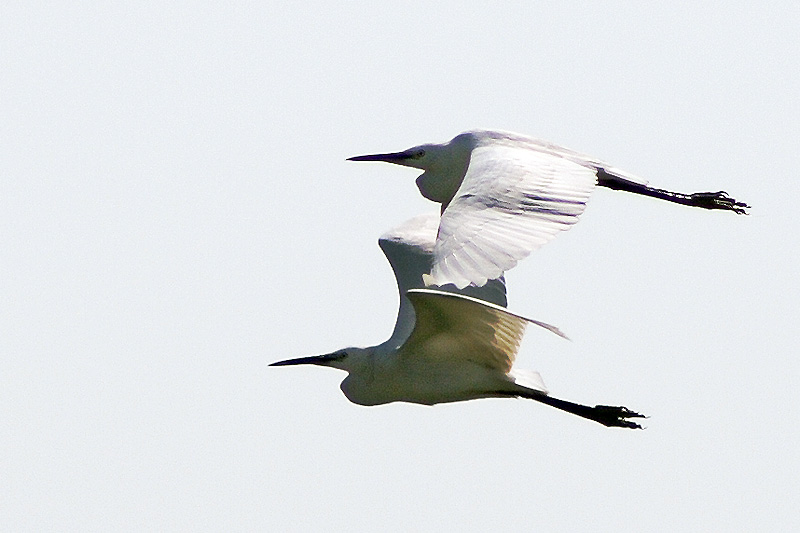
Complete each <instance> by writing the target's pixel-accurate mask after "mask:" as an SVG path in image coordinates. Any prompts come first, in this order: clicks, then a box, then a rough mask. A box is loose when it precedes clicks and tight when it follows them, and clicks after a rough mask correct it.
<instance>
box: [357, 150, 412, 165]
mask: <svg viewBox="0 0 800 533" xmlns="http://www.w3.org/2000/svg"><path fill="white" fill-rule="evenodd" d="M409 157H410V154H409V153H408V151H405V152H393V153H391V154H370V155H357V156H354V157H348V158H347V160H348V161H383V162H385V163H400V164H402V163H403V161H405V160H406V159H408V158H409Z"/></svg>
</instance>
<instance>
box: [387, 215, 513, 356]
mask: <svg viewBox="0 0 800 533" xmlns="http://www.w3.org/2000/svg"><path fill="white" fill-rule="evenodd" d="M438 227H439V215H438V214H436V213H430V214H426V215H420V216H417V217H414V218H412V219H410V220H407V221H406V222H404V223H403V224H401V225H399V226H397V227H395V228H392V229H391V230H389V231H387V232H386V233H385V234H383V235H382V236H381V238H380V239H379V240H378V245H379V246H380V247H381V250H383V253H384V254H385V255H386V259H388V260H389V264H391V265H392V270H393V271H394V275H395V278H396V279H397V287H398V289H399V291H400V310H399V311H398V314H397V322H396V323H395V326H394V332H393V333H392V336H391V338H390V339H389V341H388V342H390V343H392V344H393V345H394V346H399V345H401V344H402V343H403V342H405V340H406V339H407V338H408V336H409V335H410V334H411V331H412V329H413V328H414V309H413V308H412V306H411V303H410V302H409V301H408V297H407V296H406V292H408V291H409V290H411V289H419V288H423V287H425V284H424V282H423V281H422V276H423V275H426V274H428V273H429V272H430V271H431V268H432V267H433V249H434V244H435V242H436V233H437V231H438ZM501 274H502V273H501ZM440 289H441V290H443V291H450V292H458V293H463V294H467V295H469V296H472V297H474V298H477V299H479V300H483V301H486V302H490V303H492V304H495V305H498V306H501V307H505V306H506V286H505V280H504V279H503V277H502V275H501V276H499V277H498V279H492V280H490V281H489V282H488V283H486V284H485V285H484V286H482V287H466V288H464V289H458V288H456V287H455V286H454V285H445V286H443V287H440Z"/></svg>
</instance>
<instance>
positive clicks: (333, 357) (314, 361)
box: [269, 352, 344, 366]
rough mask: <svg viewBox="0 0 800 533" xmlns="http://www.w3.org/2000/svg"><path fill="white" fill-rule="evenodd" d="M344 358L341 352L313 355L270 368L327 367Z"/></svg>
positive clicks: (277, 363) (279, 363)
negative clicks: (291, 366) (294, 366)
mask: <svg viewBox="0 0 800 533" xmlns="http://www.w3.org/2000/svg"><path fill="white" fill-rule="evenodd" d="M342 357H344V354H343V353H341V352H334V353H328V354H325V355H312V356H310V357H298V358H297V359H287V360H286V361H276V362H275V363H270V364H269V366H290V365H327V364H328V363H331V362H333V361H338V360H339V359H341V358H342Z"/></svg>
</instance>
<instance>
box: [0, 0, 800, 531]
mask: <svg viewBox="0 0 800 533" xmlns="http://www.w3.org/2000/svg"><path fill="white" fill-rule="evenodd" d="M341 4H342V3H337V7H328V6H327V5H325V4H300V3H291V2H289V3H284V4H279V3H276V2H267V3H262V4H259V3H251V2H247V3H231V2H225V3H202V2H199V3H170V5H169V6H164V5H162V3H161V2H142V3H136V4H131V5H128V6H123V5H120V4H118V3H112V4H111V5H107V4H106V3H101V2H78V3H66V4H65V3H44V2H35V3H30V2H25V3H12V4H8V3H6V4H4V5H3V7H2V8H0V72H2V74H0V84H1V85H0V108H1V110H2V117H0V147H1V150H2V156H0V245H1V246H2V253H1V254H0V268H2V271H0V276H1V278H0V279H2V281H0V291H1V292H0V301H2V306H1V307H0V320H2V323H1V324H0V331H1V333H0V350H1V351H2V357H0V424H1V425H2V427H0V455H1V456H2V461H1V462H0V478H1V479H2V483H0V529H3V530H7V531H12V530H13V531H26V530H27V531H34V530H36V531H42V530H48V529H58V530H74V531H78V530H80V531H86V530H162V531H164V530H167V531H169V530H173V531H174V530H195V531H223V530H224V531H232V530H262V531H266V530H273V531H302V530H305V531H311V530H318V531H325V530H327V531H336V530H339V531H344V530H350V531H353V530H364V531H366V530H370V531H379V530H384V531H435V530H450V531H487V530H508V529H516V530H520V529H525V530H534V529H535V530H542V531H570V532H574V531H675V530H684V531H685V530H695V531H701V530H706V531H709V530H716V531H752V530H762V531H769V530H773V531H775V530H783V531H788V530H792V529H798V528H800V515H798V512H797V502H798V500H799V499H800V482H799V481H798V476H797V471H798V468H799V467H800V459H798V447H800V426H799V425H798V421H800V416H799V415H800V407H798V405H799V401H800V397H799V396H800V395H799V394H798V386H797V378H798V372H800V364H798V362H797V360H798V353H797V352H798V351H797V340H796V328H797V318H798V312H797V297H798V292H799V291H798V281H797V274H796V270H797V262H798V251H797V248H798V247H797V238H798V237H797V235H798V230H799V229H800V223H798V220H797V217H796V205H797V202H798V198H800V187H799V186H798V176H797V174H798V172H797V167H798V165H797V153H798V145H799V144H800V143H799V141H800V106H799V105H798V100H799V99H798V94H800V77H799V76H800V75H799V74H798V72H800V60H799V59H798V58H799V56H798V50H800V38H798V35H800V34H799V33H798V30H797V29H798V28H800V8H798V6H797V4H796V3H795V2H785V3H784V4H783V5H779V3H772V4H769V5H770V6H771V7H770V8H767V7H766V6H767V5H766V4H763V3H755V2H753V3H746V2H745V3H738V4H736V5H735V6H731V5H730V4H727V3H700V4H699V5H698V4H697V3H695V2H690V3H684V4H680V3H679V4H675V3H670V4H669V6H666V5H660V4H659V5H656V4H654V3H644V4H642V3H638V2H637V3H628V2H603V3H601V4H598V3H590V2H585V3H572V2H513V3H507V4H505V5H501V6H498V5H495V4H492V5H491V6H490V7H489V5H488V4H481V5H480V6H479V7H475V6H468V5H465V4H464V3H463V2H441V3H433V2H411V3H387V2H348V3H344V4H345V5H341ZM476 6H477V4H476ZM478 127H485V128H498V129H506V130H511V131H517V132H520V133H525V134H529V135H533V136H536V137H541V138H544V139H548V140H551V141H553V142H556V143H559V144H562V145H565V146H568V147H570V148H573V149H575V150H578V151H581V152H584V153H587V154H591V155H593V156H596V157H599V158H602V159H604V160H606V161H608V162H610V163H612V164H614V165H616V166H618V167H620V168H623V169H625V170H627V171H629V172H631V173H634V174H637V175H639V176H642V177H645V178H647V179H649V180H650V182H651V184H653V185H655V186H658V187H662V188H669V189H673V190H678V191H685V192H693V191H705V190H708V191H716V190H720V189H724V190H727V191H728V192H729V193H730V194H731V195H732V196H734V197H735V198H737V199H740V200H744V201H746V202H748V203H750V204H751V205H752V206H753V209H752V214H751V216H749V217H741V216H735V215H733V214H731V213H724V212H709V211H704V210H699V209H691V208H687V207H683V206H678V205H674V204H669V203H666V202H659V201H657V200H653V199H648V198H642V197H638V196H633V195H629V194H626V193H621V192H614V191H609V190H605V189H603V190H597V191H596V192H595V193H594V195H593V197H592V199H591V201H590V203H589V206H588V208H587V210H586V212H585V214H584V215H583V217H582V221H581V222H580V223H579V224H578V225H576V226H575V227H574V228H572V229H571V230H570V231H569V232H566V233H564V234H561V235H560V236H559V237H558V238H557V239H556V240H554V241H553V242H552V243H550V244H548V245H547V246H546V247H544V248H543V249H541V250H539V251H537V252H536V253H535V254H534V255H532V256H531V257H530V258H529V259H528V260H526V261H525V262H523V263H522V264H521V265H520V266H519V267H518V268H516V269H515V270H513V271H512V272H511V273H510V274H509V275H508V286H509V306H510V308H511V309H512V310H513V311H515V312H518V313H522V314H525V315H527V316H531V317H533V318H537V319H540V320H544V321H547V322H550V323H553V324H556V325H558V326H559V327H560V328H561V329H563V330H564V331H565V332H566V333H567V334H569V335H570V337H571V338H572V341H571V342H568V341H564V340H562V339H559V338H557V337H555V336H553V335H549V334H548V333H547V332H544V331H537V330H536V329H535V328H534V329H531V330H530V331H529V333H528V336H527V337H526V339H525V342H524V343H523V347H522V351H521V353H520V357H519V359H518V365H519V366H521V367H524V368H533V369H536V370H539V371H540V372H541V374H542V376H543V377H544V380H545V382H546V383H547V385H548V386H549V388H550V391H551V393H552V394H553V395H554V396H556V397H559V398H564V399H568V400H572V401H576V402H581V403H588V404H595V403H601V404H611V405H626V406H628V407H630V408H632V409H634V410H637V411H640V412H642V413H646V414H647V415H649V416H650V418H649V419H648V420H647V421H646V426H647V429H646V430H645V431H628V430H622V429H611V428H605V427H603V426H601V425H599V424H596V423H593V422H590V421H587V420H584V419H581V418H578V417H574V416H570V415H568V414H566V413H563V412H560V411H557V410H555V409H551V408H549V407H547V406H543V405H540V404H538V403H535V402H530V401H525V400H500V399H497V400H480V401H473V402H466V403H459V404H451V405H443V406H435V407H423V406H416V405H407V404H392V405H388V406H381V407H373V408H364V407H359V406H356V405H353V404H350V403H349V402H348V401H347V400H346V399H345V397H344V396H343V395H342V394H341V392H340V391H339V388H338V385H339V383H340V381H341V379H342V378H343V377H344V374H343V373H341V372H339V371H335V370H330V369H323V368H316V367H297V368H270V367H268V366H267V365H268V364H269V363H270V362H272V361H275V360H278V359H285V358H289V357H297V356H303V355H310V354H316V353H323V352H329V351H333V350H334V349H338V348H341V347H345V346H352V345H356V346H367V345H372V344H377V343H379V342H382V341H383V340H385V339H386V338H387V337H388V335H389V333H390V332H391V329H392V326H393V323H394V318H395V313H396V309H397V295H396V292H395V291H396V288H395V286H394V278H393V276H392V273H391V270H390V268H389V266H388V263H386V261H385V259H384V257H383V255H382V254H381V252H380V250H379V249H378V247H377V243H376V241H377V238H378V236H379V235H380V234H381V233H383V232H384V231H385V230H386V229H388V228H389V227H391V226H393V225H396V224H398V223H400V222H402V221H404V220H406V219H408V218H410V217H412V216H414V215H417V214H419V213H421V212H424V211H425V210H435V208H436V207H435V206H434V205H433V204H431V203H430V202H427V201H425V200H424V199H423V198H421V197H420V196H419V193H418V191H417V189H416V187H415V186H414V179H415V178H416V176H417V174H418V172H416V171H414V170H412V169H405V168H400V167H392V166H389V165H379V164H372V163H351V162H346V161H345V158H346V157H349V156H352V155H357V154H362V153H370V152H379V151H394V150H399V149H404V148H407V147H410V146H412V145H416V144H420V143H423V142H440V141H446V140H449V139H450V138H451V137H453V136H454V135H456V134H457V133H459V132H461V131H463V130H467V129H473V128H478Z"/></svg>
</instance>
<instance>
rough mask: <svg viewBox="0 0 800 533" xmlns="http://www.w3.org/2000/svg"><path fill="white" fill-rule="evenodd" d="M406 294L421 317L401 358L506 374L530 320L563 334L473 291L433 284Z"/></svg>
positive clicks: (401, 349) (404, 345) (406, 343)
mask: <svg viewBox="0 0 800 533" xmlns="http://www.w3.org/2000/svg"><path fill="white" fill-rule="evenodd" d="M407 296H408V299H409V300H410V301H411V303H412V304H413V305H414V310H415V311H416V317H417V319H416V324H415V326H414V330H413V331H412V333H411V335H410V336H409V337H408V340H407V341H406V342H405V344H403V346H402V347H401V348H400V352H399V353H400V355H401V357H415V358H420V357H431V358H453V359H459V360H465V361H472V362H474V363H476V364H480V365H483V366H486V367H489V368H492V369H496V370H500V371H502V372H505V373H508V372H509V371H510V370H511V366H512V365H513V364H514V359H515V358H516V355H517V351H518V350H519V345H520V342H521V341H522V336H523V334H524V333H525V327H526V326H527V325H528V324H529V323H533V324H536V325H538V326H541V327H544V328H546V329H548V330H550V331H552V332H553V333H555V334H557V335H560V336H562V337H565V335H564V334H563V333H562V332H561V331H560V330H559V329H558V328H556V327H555V326H551V325H549V324H546V323H544V322H539V321H536V320H531V319H529V318H525V317H523V316H520V315H516V314H514V313H510V312H509V311H508V310H506V309H504V308H502V307H500V306H498V305H494V304H491V303H488V302H484V301H482V300H478V299H476V298H471V297H469V296H464V295H461V294H455V293H449V292H442V291H436V290H430V289H414V290H410V291H408V293H407Z"/></svg>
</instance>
